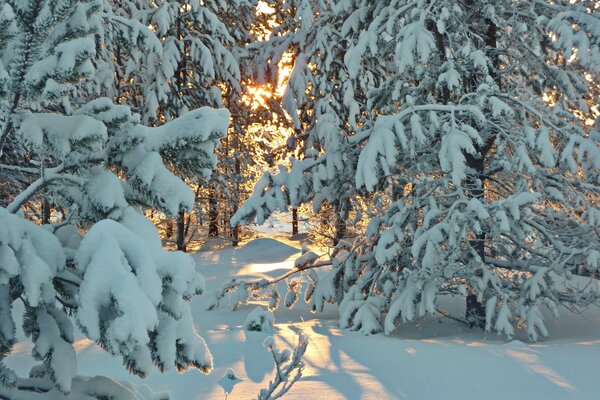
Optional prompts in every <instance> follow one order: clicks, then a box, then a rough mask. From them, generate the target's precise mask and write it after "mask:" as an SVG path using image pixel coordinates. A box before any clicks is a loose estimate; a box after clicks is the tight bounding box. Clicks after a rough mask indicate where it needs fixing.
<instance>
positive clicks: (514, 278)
mask: <svg viewBox="0 0 600 400" xmlns="http://www.w3.org/2000/svg"><path fill="white" fill-rule="evenodd" d="M319 4H320V7H319V9H318V10H317V9H315V10H313V11H315V13H314V14H315V15H316V16H315V19H314V22H312V24H311V26H310V27H309V32H310V33H309V34H308V35H304V36H302V37H301V40H299V41H298V42H299V43H300V44H301V46H300V47H299V48H300V49H301V51H300V52H299V53H298V55H297V57H296V64H295V67H294V71H293V72H292V78H291V79H290V82H289V84H288V97H287V99H286V103H285V104H286V106H287V109H288V111H290V113H291V114H292V117H293V118H295V119H296V115H297V113H296V112H295V110H294V109H300V110H305V109H306V105H307V104H309V103H308V101H309V100H308V99H311V100H310V101H311V103H310V104H314V105H315V106H316V105H317V104H320V106H318V107H314V109H312V108H309V110H310V111H309V112H312V113H314V118H313V120H314V124H313V125H311V126H309V127H308V128H305V129H306V133H307V134H308V136H309V137H308V139H307V140H308V144H309V146H310V147H307V149H306V150H305V152H304V155H305V158H304V159H302V160H299V161H295V162H293V164H292V167H291V169H289V170H287V169H285V168H281V171H280V172H279V174H276V175H273V174H269V173H267V174H265V175H264V176H263V177H262V178H261V180H260V181H259V182H258V183H257V185H256V187H255V191H254V193H253V195H252V197H251V199H250V200H249V201H248V202H247V203H246V204H245V205H244V206H243V207H242V208H241V209H240V211H239V212H238V213H237V214H236V216H234V218H233V220H232V223H233V224H237V223H243V222H248V221H251V220H253V219H255V218H256V219H257V220H258V222H259V223H260V222H262V221H263V220H264V219H265V218H266V217H267V216H268V215H270V213H271V212H273V211H274V210H277V209H286V208H287V207H288V206H290V205H291V206H295V205H296V204H299V203H301V202H309V201H312V202H314V203H317V204H318V203H319V202H320V201H321V200H322V198H323V197H334V198H343V197H344V196H346V195H347V193H348V192H351V196H353V197H359V196H362V197H368V198H369V199H370V203H369V207H368V210H367V215H368V217H369V220H370V221H369V224H368V228H367V229H366V231H365V232H363V234H362V235H360V236H359V237H358V238H357V239H356V240H355V241H354V243H352V244H350V243H345V242H341V243H340V244H339V245H338V246H337V247H336V249H335V251H334V252H333V253H332V257H331V260H330V261H317V258H316V257H315V256H316V255H314V254H312V253H311V252H307V253H306V254H304V255H303V256H302V257H301V258H302V260H299V262H298V263H297V272H301V273H302V274H303V275H305V276H306V278H307V289H306V294H305V298H306V300H307V301H309V302H310V303H311V304H312V305H313V308H314V309H315V310H321V309H322V308H323V304H324V303H325V302H333V303H337V304H339V305H340V319H341V321H340V324H341V326H342V327H348V328H351V329H355V330H360V331H362V332H364V333H367V334H369V333H376V332H380V331H384V332H386V333H390V332H392V331H393V330H395V329H396V327H397V326H398V325H399V324H400V323H401V322H407V321H414V320H416V319H419V318H422V317H424V316H426V315H432V314H436V313H437V312H438V300H439V296H440V295H445V294H453V295H459V296H464V297H466V299H467V321H468V322H469V323H471V324H473V325H478V326H482V327H485V329H486V330H496V331H498V332H502V333H504V334H505V335H507V336H509V337H510V336H512V335H513V334H514V329H515V326H517V325H518V326H520V327H523V328H524V329H525V330H526V333H527V335H528V336H529V338H530V339H531V340H536V339H537V338H538V336H539V335H540V334H541V335H544V336H545V335H547V334H548V332H547V330H546V327H545V325H544V318H543V314H542V311H543V310H544V309H547V310H549V311H550V313H551V314H552V315H554V316H557V315H558V313H559V306H560V304H561V303H568V304H570V305H575V306H587V305H590V304H592V303H596V304H598V299H599V297H600V294H598V293H597V291H596V289H593V288H595V287H596V285H595V284H594V285H590V286H587V288H588V289H589V288H592V289H589V290H585V289H579V288H584V287H586V285H579V284H578V282H577V279H582V278H580V277H579V276H577V275H586V276H592V277H593V276H594V275H595V274H596V273H597V272H598V269H599V267H600V208H599V207H600V146H599V143H598V137H597V136H595V135H594V134H591V133H590V131H589V129H586V127H585V125H584V119H585V118H586V117H585V116H584V115H585V114H587V115H588V117H589V113H590V111H589V108H588V104H587V101H589V100H590V98H591V96H594V92H593V90H596V92H595V93H596V94H595V96H597V86H596V87H595V89H594V85H597V84H596V83H594V82H597V80H598V72H599V65H600V64H599V62H600V30H599V27H600V17H599V12H600V10H599V8H598V7H599V6H598V4H597V3H596V2H593V1H575V2H573V1H552V2H550V1H520V2H514V1H503V0H501V1H476V0H467V1H445V0H444V1H435V0H431V1H424V0H419V1H405V0H385V1H353V0H341V1H331V2H320V3H319ZM592 98H593V97H592ZM596 99H597V97H596ZM290 105H291V106H290ZM340 183H348V184H351V186H352V188H351V189H345V190H344V189H343V187H342V188H340ZM324 264H332V270H331V272H329V273H326V274H322V275H321V276H317V274H315V273H314V268H315V267H318V266H321V265H324ZM585 279H593V278H585ZM271 283H273V282H271V281H269V282H267V281H262V282H245V283H240V282H237V283H232V284H229V285H227V286H226V287H224V289H223V290H224V291H234V290H238V291H242V292H245V291H248V290H255V291H257V292H260V293H270V290H271V288H270V284H271ZM579 283H581V282H579ZM297 287H298V285H293V287H290V289H291V290H296V291H297ZM223 293H224V292H222V293H221V294H219V296H220V295H222V294H223ZM274 294H275V298H277V297H278V295H277V294H276V293H274ZM219 296H217V297H219ZM296 297H297V296H296ZM238 298H239V299H241V300H240V301H243V300H244V299H245V298H247V296H243V295H241V296H238ZM275 303H276V302H274V304H275ZM292 303H293V302H292Z"/></svg>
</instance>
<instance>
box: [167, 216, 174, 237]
mask: <svg viewBox="0 0 600 400" xmlns="http://www.w3.org/2000/svg"><path fill="white" fill-rule="evenodd" d="M165 234H166V235H167V239H171V238H172V237H173V219H171V218H167V228H166V232H165Z"/></svg>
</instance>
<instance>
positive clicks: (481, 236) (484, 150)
mask: <svg viewBox="0 0 600 400" xmlns="http://www.w3.org/2000/svg"><path fill="white" fill-rule="evenodd" d="M485 23H486V24H487V31H486V32H485V35H486V36H485V44H486V46H487V48H488V49H490V50H491V51H492V52H493V51H494V50H495V49H496V47H497V40H496V33H497V27H496V24H494V23H493V22H492V21H490V20H485ZM490 59H491V60H492V63H493V65H494V70H493V71H492V72H491V75H492V77H493V78H494V81H495V82H496V84H497V85H498V87H500V86H501V79H500V75H499V73H498V70H499V67H500V61H499V59H498V55H497V54H495V53H492V54H491V55H490ZM471 90H474V88H471ZM489 135H490V137H489V138H488V139H487V140H486V143H485V144H484V145H483V146H481V147H480V146H476V148H477V154H476V155H474V156H473V155H470V154H465V157H466V161H467V166H468V167H469V168H470V169H471V170H472V171H473V173H472V174H470V175H467V179H466V185H467V189H468V193H470V195H471V196H472V197H473V198H476V199H478V200H479V201H480V202H481V203H483V204H485V192H484V186H485V177H484V176H483V173H484V172H485V158H486V156H487V154H488V152H489V151H490V149H491V147H492V146H493V144H494V141H495V138H496V132H494V130H493V128H492V129H491V130H490V132H489ZM485 242H486V233H485V231H482V232H481V233H477V234H475V238H474V239H473V240H470V241H469V244H470V245H471V247H472V248H473V249H475V252H476V253H477V255H478V256H479V258H480V259H481V262H482V263H485ZM466 303H467V304H466V318H467V321H469V323H470V324H471V326H475V327H478V328H483V327H484V326H485V307H484V305H483V304H481V303H480V302H479V301H478V300H477V295H476V294H474V293H472V294H470V295H469V296H467V300H466Z"/></svg>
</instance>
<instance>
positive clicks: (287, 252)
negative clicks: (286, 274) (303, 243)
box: [236, 238, 300, 263]
mask: <svg viewBox="0 0 600 400" xmlns="http://www.w3.org/2000/svg"><path fill="white" fill-rule="evenodd" d="M298 252H300V249H297V248H295V247H292V246H290V245H287V244H285V243H282V242H280V241H278V240H275V239H268V238H261V239H254V240H252V241H250V242H248V243H246V244H245V245H244V246H242V247H240V249H239V250H238V251H237V253H236V258H237V260H238V261H248V262H254V263H269V262H279V261H283V260H285V259H287V258H289V257H291V256H293V255H294V254H296V253H298Z"/></svg>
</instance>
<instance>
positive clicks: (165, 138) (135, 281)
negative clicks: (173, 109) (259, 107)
mask: <svg viewBox="0 0 600 400" xmlns="http://www.w3.org/2000/svg"><path fill="white" fill-rule="evenodd" d="M104 4H105V3H103V2H102V1H99V0H18V1H17V0H7V1H0V40H1V41H2V46H1V47H0V107H1V108H0V133H1V136H0V138H1V139H0V143H1V144H0V146H1V148H0V171H2V174H1V175H0V179H1V181H0V187H5V185H6V183H7V179H12V177H17V180H18V182H19V183H20V187H19V188H18V190H17V191H15V193H12V192H11V193H8V194H5V193H4V192H3V197H5V198H4V199H3V201H4V203H5V204H3V208H0V320H1V321H2V322H1V324H0V325H1V329H0V383H1V385H0V396H2V397H7V398H11V399H23V398H31V397H29V396H32V394H31V391H36V392H38V393H36V394H35V396H38V397H39V398H42V396H46V398H49V399H56V398H63V397H62V396H64V395H68V394H69V393H71V394H72V396H73V398H77V399H83V398H90V399H95V398H98V399H102V398H113V399H119V400H124V399H134V398H135V397H134V396H133V394H132V393H131V391H129V390H126V389H125V388H124V387H121V386H119V385H118V384H116V383H114V382H112V381H110V380H106V381H103V380H101V379H100V380H99V379H90V380H87V379H80V378H78V377H76V373H77V366H76V357H75V350H74V347H73V341H74V340H75V337H76V335H77V333H76V332H77V331H76V329H75V324H76V326H77V327H79V329H80V330H81V331H82V332H83V333H84V334H85V335H86V336H87V337H88V338H90V339H92V340H94V341H95V342H96V343H98V344H99V345H100V346H101V347H102V348H104V349H105V350H106V351H108V352H110V353H112V354H115V355H117V356H120V357H121V358H122V359H123V363H124V364H125V366H126V367H127V368H128V370H129V371H131V372H132V373H135V374H138V375H140V376H145V375H146V374H147V373H148V372H149V371H150V370H151V369H152V367H153V365H156V366H157V367H158V368H159V369H161V370H164V369H168V368H172V367H176V368H178V369H179V370H186V369H188V368H197V369H200V370H202V371H208V370H209V369H210V368H211V366H212V357H211V355H210V353H209V351H208V349H207V348H206V346H205V343H204V341H203V339H202V338H201V337H199V336H198V335H197V334H196V332H195V330H194V326H193V323H192V318H191V311H190V308H189V305H188V303H187V302H188V301H189V300H190V298H191V297H192V296H193V295H195V294H198V293H200V292H201V291H202V290H203V278H202V277H201V276H200V275H199V274H198V273H197V272H196V271H195V266H194V262H193V260H192V259H191V258H189V257H187V256H186V255H184V254H182V253H179V252H167V251H164V250H163V249H162V245H161V241H160V238H159V236H158V233H157V231H156V229H155V228H154V226H153V225H152V223H151V222H149V221H148V220H146V219H145V218H144V217H143V215H142V214H141V212H140V210H141V208H143V207H151V208H156V209H159V210H162V211H164V212H169V213H177V212H178V211H179V210H181V209H184V210H189V209H190V208H191V207H192V205H193V200H194V197H193V193H192V192H191V191H190V189H189V188H188V187H187V186H186V185H185V183H184V182H183V181H182V180H181V179H179V178H178V177H176V176H175V175H173V174H172V173H171V172H170V170H169V169H168V168H167V167H166V166H165V162H166V160H169V162H180V163H181V164H177V165H176V167H178V168H184V167H185V164H186V163H187V162H189V160H190V159H193V160H194V163H195V164H196V165H200V166H201V171H203V172H204V173H205V174H209V173H210V172H211V171H212V168H213V167H214V164H215V158H214V155H213V150H214V147H215V145H216V144H217V142H218V140H219V139H220V138H221V137H222V136H223V135H224V134H225V133H226V130H227V126H228V123H229V113H228V112H227V111H225V110H214V109H209V108H202V109H198V110H195V111H190V112H189V113H187V114H185V115H183V116H182V117H180V118H178V119H174V120H173V121H171V122H169V123H167V124H165V125H163V126H161V127H157V128H148V127H145V126H143V125H140V122H139V120H140V117H139V116H138V115H136V114H134V113H132V112H131V111H130V109H129V108H128V107H126V106H123V105H119V106H117V105H114V104H113V103H112V101H111V100H109V99H106V98H100V99H96V100H91V101H89V102H88V103H87V104H84V105H82V106H80V107H79V106H78V104H77V101H76V100H77V99H78V96H76V95H77V94H78V93H81V92H83V93H87V92H86V88H89V86H88V85H92V84H93V83H90V82H89V81H90V80H94V79H95V77H94V74H95V73H96V71H95V68H94V65H95V64H97V63H98V62H99V60H98V57H100V56H99V55H98V53H97V49H98V47H99V46H98V41H97V40H101V39H99V38H100V37H101V36H102V35H100V32H102V30H103V29H106V26H105V24H106V23H107V22H106V21H107V18H109V19H110V18H116V17H114V16H110V15H106V13H107V12H109V11H110V10H109V9H108V10H107V9H106V8H103V5H104ZM123 22H124V23H126V24H129V25H130V26H133V25H134V22H131V21H123ZM132 24H133V25H132ZM140 29H141V27H140ZM74 99H75V100H74ZM190 144H191V147H190ZM184 147H185V149H186V151H184V150H183V148H184ZM171 154H184V155H185V156H186V157H177V158H175V157H172V158H170V155H171ZM21 189H22V190H21ZM42 190H44V191H45V193H46V195H47V196H49V197H50V198H51V199H52V203H53V204H55V205H56V206H57V208H59V209H62V210H63V212H62V217H61V215H60V213H57V215H55V216H54V217H53V218H52V221H51V222H53V224H52V225H46V226H44V227H41V226H39V225H36V224H34V223H33V222H30V221H28V220H27V218H28V217H29V216H30V214H29V213H27V212H26V213H25V214H24V215H23V213H22V212H21V210H22V209H23V207H24V206H25V205H26V204H32V203H35V202H39V194H40V192H41V191H42ZM84 232H85V234H83V235H82V233H84ZM20 311H22V312H20ZM21 321H22V322H21ZM20 323H21V324H22V328H23V329H22V331H23V333H24V334H25V335H26V336H27V337H28V338H29V339H30V340H32V341H33V343H34V347H33V350H32V356H33V358H34V359H35V360H37V361H39V365H37V366H35V367H34V368H33V369H32V370H31V373H30V378H29V379H23V378H21V377H18V376H16V374H15V373H14V372H13V371H11V370H10V369H8V368H7V367H6V365H5V364H4V363H3V362H2V361H3V359H4V358H5V357H6V356H7V355H8V354H9V353H10V352H11V349H12V348H13V346H14V344H15V343H16V342H17V341H18V340H22V338H20V336H19V335H20V334H19V333H18V331H17V324H20ZM111 382H112V384H111ZM28 391H29V392H28ZM24 392H25V393H24ZM40 393H44V394H40ZM38 397H36V398H38Z"/></svg>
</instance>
